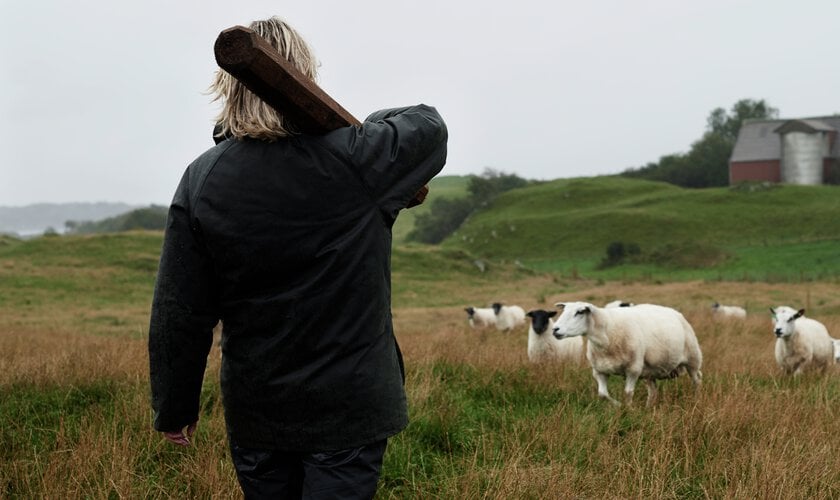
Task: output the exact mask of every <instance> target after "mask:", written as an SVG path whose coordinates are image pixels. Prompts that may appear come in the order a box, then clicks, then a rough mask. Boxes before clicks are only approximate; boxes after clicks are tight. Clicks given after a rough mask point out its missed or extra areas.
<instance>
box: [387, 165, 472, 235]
mask: <svg viewBox="0 0 840 500" xmlns="http://www.w3.org/2000/svg"><path fill="white" fill-rule="evenodd" d="M469 182H470V178H469V176H466V175H442V176H440V177H435V178H434V179H432V181H431V182H429V195H428V196H427V197H426V201H424V202H423V204H422V205H418V206H416V207H413V208H411V209H409V210H403V211H401V212H400V215H399V217H397V222H396V223H395V224H394V228H393V234H394V243H405V237H406V236H407V235H408V233H410V232H411V230H412V229H414V219H415V217H417V215H419V214H422V213H426V212H428V211H429V207H431V206H432V202H433V201H434V200H435V199H437V198H460V197H463V196H466V195H467V185H468V184H469Z"/></svg>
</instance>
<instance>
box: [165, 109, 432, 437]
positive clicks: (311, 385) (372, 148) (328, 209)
mask: <svg viewBox="0 0 840 500" xmlns="http://www.w3.org/2000/svg"><path fill="white" fill-rule="evenodd" d="M446 141H447V130H446V126H445V124H444V122H443V120H442V119H441V117H440V115H438V113H437V111H435V109H434V108H431V107H428V106H424V105H419V106H414V107H409V108H402V109H394V110H385V111H380V112H377V113H374V114H373V115H371V116H370V117H368V118H367V120H366V121H365V122H364V123H363V125H362V126H361V127H346V128H343V129H339V130H335V131H333V132H330V133H328V134H326V135H323V136H314V135H297V136H293V137H290V138H285V139H281V140H278V141H275V142H265V141H259V140H249V139H246V140H232V139H229V140H225V141H222V142H221V143H220V144H218V145H217V146H216V147H214V148H212V149H210V150H208V151H207V152H205V153H204V154H203V155H201V156H200V157H199V158H198V159H196V160H195V161H194V162H193V163H192V164H191V165H190V166H189V167H188V168H187V170H186V172H185V174H184V176H183V178H182V179H181V183H180V185H179V186H178V189H177V191H176V193H175V196H174V199H173V201H172V205H171V207H170V210H169V216H168V220H167V228H166V234H165V237H164V243H163V250H162V253H161V260H160V268H159V271H158V277H157V283H156V286H155V295H154V300H153V304H152V314H151V325H150V329H149V358H150V368H151V385H152V406H153V408H154V410H155V420H154V427H155V429H157V430H159V431H174V430H179V429H181V428H183V426H185V425H187V424H189V423H191V422H193V421H195V420H196V419H197V418H198V410H199V393H200V391H201V383H202V379H203V376H204V370H205V365H206V360H207V354H208V352H209V349H210V345H211V342H212V328H213V326H214V325H215V324H216V322H217V320H219V319H222V320H223V323H224V329H223V330H224V331H223V335H222V352H223V356H222V371H221V386H222V396H223V401H224V408H225V420H226V422H227V427H228V433H229V434H230V437H231V439H232V440H233V441H234V442H236V443H237V444H238V445H239V446H242V447H250V448H271V449H282V450H301V451H311V450H316V451H317V450H332V449H344V448H350V447H356V446H360V445H363V444H367V443H371V442H374V441H378V440H381V439H383V438H386V437H388V436H391V435H393V434H396V433H397V432H399V431H400V430H401V429H403V428H404V427H405V426H406V425H407V422H408V417H407V410H406V398H405V391H404V388H403V373H402V358H401V355H400V352H399V348H398V347H397V344H396V339H395V337H394V334H393V327H392V323H391V266H390V257H391V226H392V225H393V223H394V220H395V219H396V217H397V213H398V212H399V210H400V209H401V208H403V207H405V206H406V204H407V203H408V202H409V200H410V199H411V198H412V197H413V196H414V194H415V193H416V192H417V191H418V190H419V189H420V188H421V187H422V186H423V185H424V184H425V183H427V182H428V181H429V180H430V179H431V178H432V177H433V176H434V175H435V174H437V173H438V172H439V171H440V170H441V168H443V165H444V163H445V160H446Z"/></svg>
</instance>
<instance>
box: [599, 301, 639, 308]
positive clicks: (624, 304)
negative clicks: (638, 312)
mask: <svg viewBox="0 0 840 500" xmlns="http://www.w3.org/2000/svg"><path fill="white" fill-rule="evenodd" d="M634 305H636V304H634V303H632V302H626V301H624V300H614V301H612V302H610V303H609V304H606V305H605V306H604V308H605V309H606V308H608V307H609V308H613V307H633V306H634Z"/></svg>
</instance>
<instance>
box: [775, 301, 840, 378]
mask: <svg viewBox="0 0 840 500" xmlns="http://www.w3.org/2000/svg"><path fill="white" fill-rule="evenodd" d="M770 312H771V313H772V314H773V333H775V334H776V363H778V364H779V367H780V368H781V369H782V370H784V372H785V373H786V374H793V375H799V374H800V373H802V372H803V371H804V370H807V369H815V370H820V371H823V372H824V371H825V370H826V368H828V366H829V365H830V364H832V363H834V361H835V359H836V358H835V356H836V353H835V349H836V347H835V344H836V341H835V340H834V339H832V338H831V336H830V335H829V334H828V330H827V329H826V327H825V325H823V324H822V323H820V322H819V321H817V320H815V319H811V318H806V317H805V309H800V310H798V311H797V310H796V309H793V308H792V307H788V306H779V307H776V308H775V309H774V308H772V307H771V308H770Z"/></svg>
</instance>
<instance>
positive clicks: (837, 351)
mask: <svg viewBox="0 0 840 500" xmlns="http://www.w3.org/2000/svg"><path fill="white" fill-rule="evenodd" d="M834 362H835V363H840V340H835V341H834Z"/></svg>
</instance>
